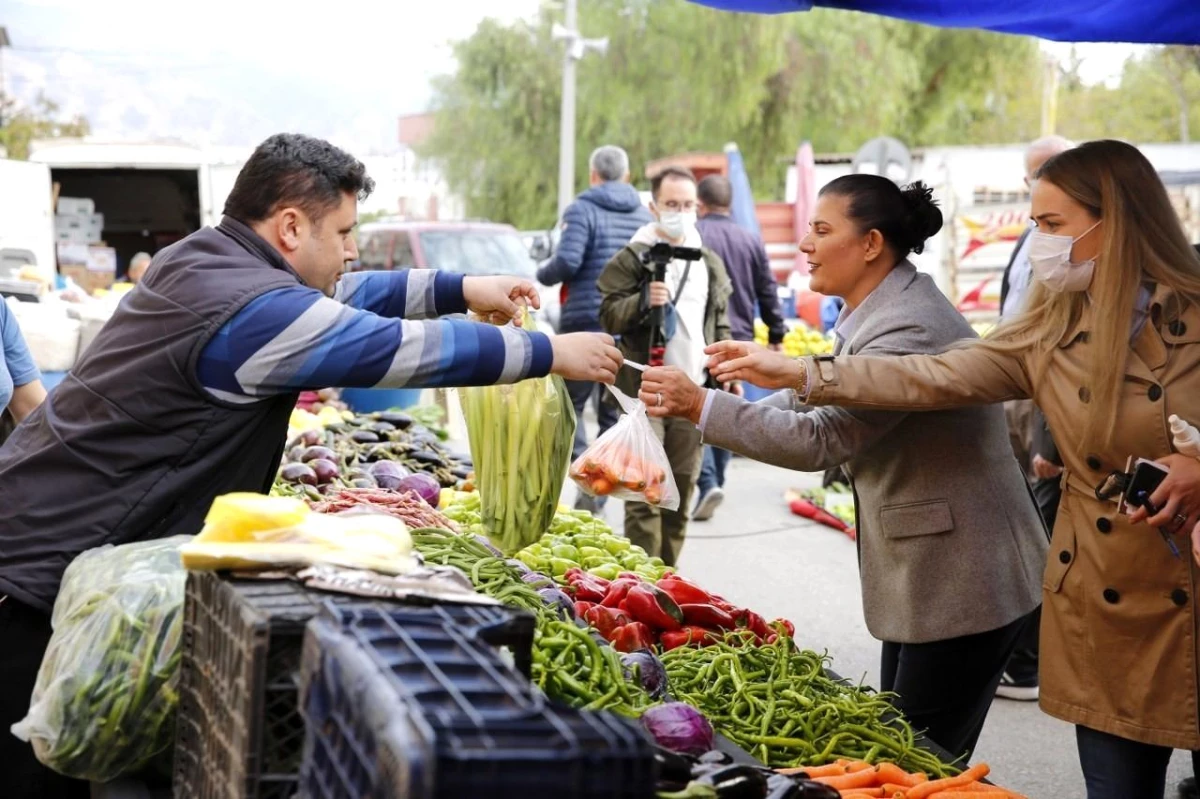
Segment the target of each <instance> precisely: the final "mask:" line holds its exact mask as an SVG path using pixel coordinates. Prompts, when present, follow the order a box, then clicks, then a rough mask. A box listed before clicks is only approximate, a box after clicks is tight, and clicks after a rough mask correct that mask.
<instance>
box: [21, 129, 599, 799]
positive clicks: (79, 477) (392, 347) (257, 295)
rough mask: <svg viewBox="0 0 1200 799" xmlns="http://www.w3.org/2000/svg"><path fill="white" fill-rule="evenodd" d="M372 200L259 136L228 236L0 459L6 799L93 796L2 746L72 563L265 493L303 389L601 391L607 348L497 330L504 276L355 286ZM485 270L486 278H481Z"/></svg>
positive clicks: (128, 311)
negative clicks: (362, 215)
mask: <svg viewBox="0 0 1200 799" xmlns="http://www.w3.org/2000/svg"><path fill="white" fill-rule="evenodd" d="M373 188H374V182H373V181H372V180H371V178H370V177H368V176H367V174H366V170H365V168H364V166H363V164H362V163H361V162H359V161H358V160H356V159H355V158H353V157H352V156H350V155H348V154H347V153H345V152H343V151H341V150H339V149H337V148H336V147H334V146H332V145H331V144H329V143H327V142H324V141H320V140H318V139H312V138H309V137H306V136H301V135H294V134H280V135H276V136H272V137H271V138H269V139H267V140H266V141H265V142H263V143H262V144H261V145H260V146H259V147H258V148H257V149H256V150H255V151H254V154H253V155H252V156H251V157H250V160H249V161H247V163H246V165H245V166H244V167H243V169H242V171H241V173H240V174H239V175H238V178H237V182H236V183H235V184H234V187H233V190H232V192H231V193H230V195H229V198H228V200H227V201H226V203H225V209H224V214H225V216H224V219H223V220H222V221H221V223H220V224H219V225H217V226H216V227H215V228H205V229H203V230H200V231H198V232H196V233H194V234H192V235H191V236H189V237H187V238H186V239H184V240H182V241H180V242H178V243H177V244H174V245H172V246H171V247H170V248H168V249H167V250H166V251H164V252H161V253H159V255H158V260H157V261H156V266H155V268H154V269H153V270H150V271H149V272H148V273H147V274H146V276H145V277H144V278H143V279H142V281H141V282H140V283H139V284H138V286H137V288H135V289H134V290H133V291H132V292H130V294H129V295H127V297H126V300H125V301H124V302H123V303H122V304H121V305H120V307H119V308H118V309H117V311H116V313H115V314H114V316H113V317H112V319H111V320H110V321H109V322H108V324H106V325H105V326H104V329H103V330H102V331H101V332H100V334H99V335H98V336H97V338H96V339H95V341H94V343H93V344H92V345H91V347H89V348H88V351H87V353H86V355H85V356H84V357H83V358H82V359H81V360H80V361H79V363H78V364H77V365H76V366H75V368H74V369H73V370H72V371H71V373H70V374H69V375H68V376H67V378H66V380H65V381H64V382H63V383H62V384H61V385H59V386H58V387H57V388H56V389H55V391H54V392H53V393H52V394H51V396H50V397H49V398H48V400H47V401H46V402H45V403H43V404H42V405H41V406H40V407H39V408H38V409H37V410H35V411H34V412H33V413H32V414H30V416H29V417H28V418H27V419H26V420H25V421H24V422H23V423H22V424H21V425H20V426H19V427H18V428H17V429H16V431H15V432H14V433H13V435H12V437H11V438H9V440H8V441H7V442H6V443H5V445H4V447H3V448H2V449H0V647H2V649H0V765H2V769H3V774H4V779H5V788H4V790H3V795H4V797H5V799H13V798H14V797H37V799H53V798H54V797H59V796H77V795H78V796H86V795H87V786H86V785H84V784H83V783H79V782H74V781H70V780H66V779H65V778H61V777H58V776H57V775H55V774H54V773H52V772H50V771H49V770H48V769H46V768H44V767H42V766H41V765H40V764H39V763H38V762H37V761H36V760H35V759H34V757H33V752H32V749H31V748H30V746H29V745H28V744H25V743H23V742H21V741H19V740H17V739H16V738H15V737H13V736H12V735H11V734H10V733H9V732H8V729H9V727H10V726H11V725H12V724H13V723H14V722H16V721H18V720H20V719H21V718H22V717H23V716H24V715H25V713H26V711H27V710H28V709H29V700H30V694H31V692H32V689H33V685H34V680H35V678H36V675H37V671H38V668H39V665H40V663H41V659H42V654H43V652H44V651H45V648H46V645H47V643H48V641H49V638H50V633H51V629H50V613H51V610H52V609H53V606H54V600H55V596H56V594H57V592H58V587H59V582H60V580H61V579H62V575H63V571H64V569H66V567H67V565H68V564H69V563H70V562H71V561H72V560H73V559H74V558H75V557H76V556H77V555H79V554H80V553H81V552H83V551H85V550H88V549H91V548H93V547H98V546H102V545H105V544H123V543H128V542H131V541H140V540H145V539H152V538H160V537H165V536H170V535H176V534H191V533H196V532H199V530H200V527H201V524H202V520H203V518H204V515H205V513H206V512H207V510H208V507H209V505H210V503H211V502H212V500H213V498H214V497H216V496H218V495H221V494H225V493H229V492H232V491H262V492H266V491H268V490H269V489H270V487H271V484H272V482H273V479H274V476H275V471H276V468H277V466H278V463H279V460H280V456H281V454H282V451H283V446H284V438H285V436H286V430H287V423H288V417H289V415H290V414H291V412H292V409H293V408H294V406H295V404H296V399H297V396H298V394H299V392H300V391H302V390H306V389H318V388H322V387H326V386H356V387H372V386H382V387H418V386H421V387H425V386H470V385H486V384H492V383H512V382H516V381H519V380H523V379H525V378H529V377H539V376H543V375H546V374H548V373H554V374H559V375H562V376H563V377H565V378H567V379H571V380H591V381H599V382H606V383H612V382H613V380H614V377H615V374H616V372H617V370H618V369H619V368H620V364H621V355H620V353H619V352H618V351H617V349H616V348H615V347H614V346H613V342H612V339H611V338H610V337H609V336H606V335H604V334H599V333H577V334H572V335H563V336H556V337H554V338H552V339H551V338H549V337H547V336H545V335H541V334H537V333H526V332H524V331H522V330H520V329H517V328H516V327H512V326H504V327H501V326H498V325H491V324H481V323H478V322H472V321H468V320H467V319H466V318H459V319H437V317H440V316H447V315H451V314H463V313H465V312H466V311H468V310H470V311H473V312H475V313H477V314H479V315H481V316H484V317H486V318H490V319H491V321H493V322H498V323H499V322H505V321H508V320H509V319H511V318H512V317H513V315H514V314H515V313H516V312H517V311H518V308H519V306H518V303H522V302H528V303H530V304H532V305H533V306H535V307H536V306H537V305H538V294H537V290H536V289H535V287H534V286H533V284H532V283H530V282H529V281H527V280H521V279H518V278H515V277H463V276H461V275H455V274H448V273H442V272H436V271H431V270H411V271H398V272H368V273H355V274H349V275H346V276H344V277H343V275H342V272H343V270H344V268H345V265H346V264H347V263H349V262H351V261H353V260H355V259H356V258H357V257H358V251H357V248H356V246H355V242H354V236H353V230H354V227H355V224H356V220H357V203H358V201H359V200H361V199H363V198H365V197H366V196H367V195H368V194H369V193H370V192H371V190H372V189H373ZM480 267H481V268H484V269H486V268H487V265H486V264H481V265H480Z"/></svg>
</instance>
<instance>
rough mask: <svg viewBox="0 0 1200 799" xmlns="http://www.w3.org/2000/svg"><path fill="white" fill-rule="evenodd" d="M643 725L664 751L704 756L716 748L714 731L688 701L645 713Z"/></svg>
mask: <svg viewBox="0 0 1200 799" xmlns="http://www.w3.org/2000/svg"><path fill="white" fill-rule="evenodd" d="M642 726H643V727H645V728H646V731H647V732H649V733H650V734H651V735H652V736H654V740H655V742H656V743H657V744H658V745H659V746H661V747H662V748H663V749H670V750H671V751H672V752H679V753H681V754H685V755H702V754H704V753H705V752H708V751H711V750H712V748H713V728H712V725H711V724H709V723H708V719H706V718H704V716H703V715H702V714H701V713H700V711H699V710H696V708H694V707H692V706H691V705H689V704H686V703H684V702H668V703H667V704H665V705H657V706H655V707H652V708H650V709H649V710H647V711H646V712H645V713H643V714H642Z"/></svg>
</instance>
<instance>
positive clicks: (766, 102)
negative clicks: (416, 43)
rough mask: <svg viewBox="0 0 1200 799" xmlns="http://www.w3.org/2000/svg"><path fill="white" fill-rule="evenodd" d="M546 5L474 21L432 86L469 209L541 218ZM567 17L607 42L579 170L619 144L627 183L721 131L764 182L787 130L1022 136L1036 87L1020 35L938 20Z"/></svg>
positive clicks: (552, 132)
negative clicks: (522, 15) (507, 19)
mask: <svg viewBox="0 0 1200 799" xmlns="http://www.w3.org/2000/svg"><path fill="white" fill-rule="evenodd" d="M555 21H557V14H556V13H555V12H553V11H552V10H551V9H550V8H548V7H546V8H543V9H542V11H541V12H540V13H539V15H538V16H537V17H536V18H535V19H533V20H530V21H528V22H519V23H516V24H514V25H509V26H505V25H501V24H499V23H496V22H494V21H487V22H484V23H483V24H481V25H480V26H479V28H478V30H477V31H476V32H475V34H474V35H473V36H472V37H471V38H469V39H467V40H465V41H462V42H459V43H458V44H457V45H456V46H455V54H456V56H457V59H458V68H457V71H456V72H455V73H454V74H452V75H448V76H444V77H443V78H441V79H439V80H438V81H437V83H436V85H435V100H434V106H433V107H434V111H435V113H436V119H437V123H436V127H435V132H434V134H433V136H432V137H431V138H430V140H429V141H428V142H427V143H426V145H425V146H424V147H423V148H422V150H421V154H422V155H423V156H426V157H429V158H432V159H435V160H436V161H437V162H438V163H439V164H440V165H441V167H442V169H443V172H444V174H445V175H446V179H447V182H448V183H449V185H450V187H451V189H452V190H454V191H455V192H456V193H459V194H460V195H461V196H463V197H464V198H465V200H466V205H467V211H468V214H469V215H471V216H480V217H487V218H490V219H495V220H500V221H507V222H512V223H514V224H516V225H518V226H521V227H547V226H549V225H552V224H553V223H554V219H555V211H556V196H557V192H556V174H557V171H556V169H555V164H556V163H557V154H558V126H559V104H560V83H561V61H562V44H561V43H559V42H555V41H553V40H552V38H551V36H550V28H551V25H552V24H553V22H555ZM580 28H581V29H582V30H583V31H585V32H586V34H587V35H588V36H590V37H599V36H606V37H608V39H609V50H608V52H607V54H605V55H603V56H589V57H588V58H585V59H584V60H583V61H581V62H580V66H579V70H578V84H577V93H578V99H577V119H576V130H577V141H578V145H579V146H578V147H577V163H576V174H577V185H582V183H583V179H584V177H585V176H586V173H587V157H588V155H589V153H590V151H591V149H592V147H594V146H596V145H599V144H604V143H615V144H620V145H621V146H623V147H624V148H625V149H626V150H627V151H628V152H629V156H630V160H631V162H632V164H633V172H634V174H633V178H634V181H635V182H638V183H640V184H641V185H645V184H644V181H643V180H642V174H641V170H642V168H643V166H644V164H645V163H646V162H647V161H650V160H653V159H655V158H660V157H662V156H665V155H670V154H673V153H680V152H686V151H709V152H712V151H719V150H720V149H721V148H722V146H723V145H724V144H725V143H726V142H729V141H736V142H737V143H738V145H739V147H740V149H741V151H742V154H743V156H744V158H745V161H746V168H747V171H748V172H749V174H750V179H751V185H752V186H754V188H755V191H756V193H758V194H759V195H760V196H763V197H775V196H778V194H779V193H780V191H781V190H782V187H783V182H784V178H785V176H786V170H785V168H784V163H783V162H786V161H787V160H790V156H791V154H792V153H794V152H795V149H796V147H797V145H798V144H799V143H800V142H801V141H803V140H805V139H807V140H810V141H812V143H813V146H814V148H816V149H817V150H818V151H825V152H829V151H841V152H846V151H853V150H854V149H856V148H857V147H858V146H860V145H861V144H862V143H863V142H865V141H866V140H867V139H869V138H871V137H874V136H878V135H882V134H890V135H895V136H898V137H899V138H901V139H904V140H907V141H910V142H912V143H914V144H918V145H930V144H940V143H955V144H960V143H961V144H965V143H970V142H971V141H978V140H991V141H1002V140H1011V138H1013V137H1015V136H1020V137H1022V138H1027V137H1028V136H1029V135H1032V134H1033V133H1036V127H1037V122H1038V112H1039V109H1040V102H1041V95H1040V92H1039V91H1036V90H1035V91H1032V92H1031V91H1029V88H1028V85H1029V84H1028V82H1027V80H1028V81H1034V82H1036V81H1038V80H1039V76H1040V61H1039V59H1038V54H1037V45H1036V43H1034V42H1033V40H1030V39H1023V38H1019V37H1012V36H1004V35H1001V34H991V33H981V32H974V31H949V30H938V29H934V28H928V27H924V26H919V25H914V24H911V23H906V22H902V21H899V20H893V19H888V18H884V17H879V16H874V15H867V14H857V13H852V12H845V11H832V10H815V11H811V12H807V13H803V14H784V15H779V16H770V15H757V14H729V13H725V12H722V11H717V10H713V9H709V8H703V7H698V6H696V5H694V4H691V3H685V2H683V0H587V2H585V3H580Z"/></svg>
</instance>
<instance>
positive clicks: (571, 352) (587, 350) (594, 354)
mask: <svg viewBox="0 0 1200 799" xmlns="http://www.w3.org/2000/svg"><path fill="white" fill-rule="evenodd" d="M550 347H551V349H552V350H553V351H554V360H553V361H552V362H551V366H550V371H551V372H553V373H554V374H556V375H562V376H563V378H564V379H566V380H590V381H592V382H593V383H608V384H610V385H611V384H612V383H613V381H615V380H616V379H617V370H618V369H620V368H621V364H622V363H624V362H625V359H624V357H623V356H622V355H621V351H620V350H619V349H617V346H616V344H614V343H613V338H612V336H609V335H607V334H605V333H563V334H562V335H559V336H555V337H554V338H552V339H550Z"/></svg>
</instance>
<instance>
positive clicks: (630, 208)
mask: <svg viewBox="0 0 1200 799" xmlns="http://www.w3.org/2000/svg"><path fill="white" fill-rule="evenodd" d="M588 164H589V166H590V167H591V172H590V174H589V183H590V184H591V188H589V189H588V190H587V191H585V192H583V193H582V194H580V195H579V196H578V197H577V198H576V199H575V202H573V203H571V204H570V205H569V206H567V210H566V212H565V213H564V214H563V219H562V239H561V241H560V242H559V245H558V251H557V252H555V254H554V257H553V258H551V259H550V260H549V261H548V262H547V263H546V264H544V265H543V266H542V267H541V268H540V269H538V274H537V277H538V280H539V281H541V282H542V283H543V284H545V285H547V286H555V285H558V284H559V283H562V284H563V290H562V291H563V303H562V316H561V318H560V322H559V330H560V332H562V333H577V332H589V333H599V332H603V331H604V328H603V327H602V326H601V325H600V292H599V291H598V290H597V289H596V280H597V278H599V277H600V272H601V271H603V269H604V265H605V264H607V263H608V262H609V261H610V260H611V259H612V257H613V256H614V255H616V254H617V252H618V251H619V250H620V249H621V248H622V247H624V246H625V245H626V244H628V243H629V240H630V239H632V238H633V234H634V233H637V231H638V229H639V228H641V227H642V226H643V225H648V224H650V223H651V222H652V221H654V220H653V218H652V217H651V216H650V212H649V211H648V210H647V209H646V207H645V206H643V205H642V200H641V197H639V196H638V193H637V190H636V189H634V188H633V186H631V185H629V156H628V155H627V154H626V153H625V151H624V150H622V149H621V148H620V147H615V146H613V145H606V146H604V147H600V148H599V149H597V150H596V151H595V152H594V153H592V157H591V158H590V159H589V161H588ZM567 390H568V391H570V393H571V401H572V402H574V403H575V415H576V416H577V417H579V418H580V420H581V421H580V424H579V426H578V427H577V428H576V429H575V449H574V453H573V457H575V458H577V457H579V456H580V455H581V454H582V453H583V450H584V449H585V448H586V447H587V443H588V442H587V432H586V431H585V430H584V426H583V424H582V418H583V417H582V414H583V409H584V407H585V406H586V405H587V403H588V400H589V399H593V398H594V399H595V402H596V414H597V416H599V420H600V433H601V434H603V433H604V431H605V430H607V429H608V428H610V427H612V426H613V424H614V423H616V421H617V410H616V407H615V406H614V405H612V403H607V402H604V401H603V394H602V393H601V392H602V389H601V388H600V386H599V384H597V383H590V382H585V381H579V380H568V381H567ZM603 505H604V503H603V498H600V501H599V502H597V501H596V500H595V499H593V498H592V497H589V496H587V495H586V494H580V496H579V499H578V500H577V501H576V507H579V508H583V509H585V510H591V511H595V510H598V509H599V508H601V507H603Z"/></svg>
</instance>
